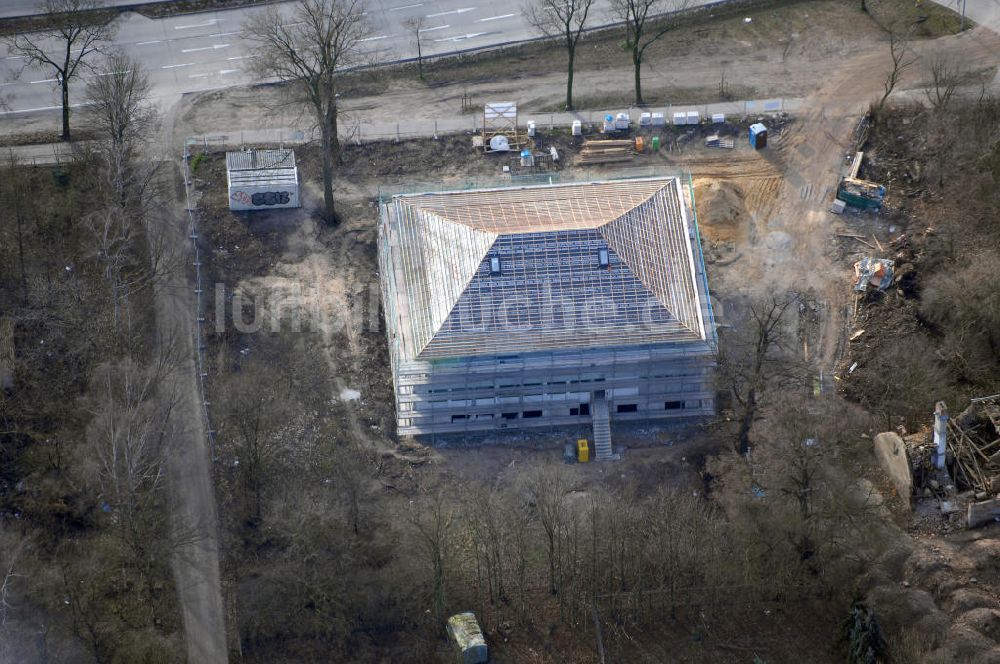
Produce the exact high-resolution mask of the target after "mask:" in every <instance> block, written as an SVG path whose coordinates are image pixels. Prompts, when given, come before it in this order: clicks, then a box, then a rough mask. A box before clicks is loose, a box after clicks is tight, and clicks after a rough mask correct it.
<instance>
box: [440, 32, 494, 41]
mask: <svg viewBox="0 0 1000 664" xmlns="http://www.w3.org/2000/svg"><path fill="white" fill-rule="evenodd" d="M485 34H487V33H485V32H472V33H469V34H467V35H457V36H455V37H445V38H443V39H435V40H434V41H436V42H457V41H462V40H465V39H474V38H476V37H482V36H483V35H485Z"/></svg>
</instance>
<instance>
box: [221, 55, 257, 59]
mask: <svg viewBox="0 0 1000 664" xmlns="http://www.w3.org/2000/svg"><path fill="white" fill-rule="evenodd" d="M252 57H253V56H252V55H234V56H233V57H231V58H226V60H246V59H247V58H252Z"/></svg>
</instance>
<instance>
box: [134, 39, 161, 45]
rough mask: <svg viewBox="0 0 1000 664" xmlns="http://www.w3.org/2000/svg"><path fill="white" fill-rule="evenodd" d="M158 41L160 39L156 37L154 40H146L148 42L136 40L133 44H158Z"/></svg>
mask: <svg viewBox="0 0 1000 664" xmlns="http://www.w3.org/2000/svg"><path fill="white" fill-rule="evenodd" d="M160 41H161V40H159V39H156V40H154V41H148V42H136V43H135V45H136V46H145V45H146V44H159V43H160Z"/></svg>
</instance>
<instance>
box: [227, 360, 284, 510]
mask: <svg viewBox="0 0 1000 664" xmlns="http://www.w3.org/2000/svg"><path fill="white" fill-rule="evenodd" d="M287 379H288V377H287V376H286V375H284V374H283V373H282V372H281V370H280V368H278V367H275V366H273V365H269V364H264V365H257V364H248V365H247V366H245V367H244V368H243V370H242V371H241V372H240V373H239V374H234V375H233V376H232V378H231V379H230V380H229V382H228V384H227V385H225V387H224V394H225V406H224V408H222V409H221V412H220V415H222V418H221V422H222V424H221V426H220V427H219V434H220V440H221V441H222V442H223V444H225V445H231V446H232V452H233V455H234V456H235V457H236V459H235V465H236V468H237V475H238V478H239V481H240V489H241V493H242V496H241V498H242V507H243V509H244V511H245V513H246V514H245V516H246V518H247V521H248V522H249V523H250V524H252V525H255V526H256V525H258V524H259V523H260V522H261V518H262V515H263V511H264V493H265V491H266V489H267V488H268V487H269V486H270V485H271V484H272V483H273V482H274V481H275V477H276V473H275V469H276V464H277V461H278V459H279V456H280V454H281V453H282V450H283V440H282V436H281V429H282V428H283V427H285V426H286V425H287V421H288V419H289V418H290V415H291V413H290V410H289V408H290V402H289V400H288V398H287V396H286V395H287V393H288V390H287ZM264 383H267V384H268V386H269V387H268V389H261V387H260V386H261V385H262V384H264Z"/></svg>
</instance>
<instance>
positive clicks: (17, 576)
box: [0, 533, 31, 627]
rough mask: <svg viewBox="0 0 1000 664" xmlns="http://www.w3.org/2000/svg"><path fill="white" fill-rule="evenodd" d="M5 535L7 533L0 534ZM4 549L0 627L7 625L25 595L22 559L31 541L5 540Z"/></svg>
mask: <svg viewBox="0 0 1000 664" xmlns="http://www.w3.org/2000/svg"><path fill="white" fill-rule="evenodd" d="M0 534H5V533H0ZM3 545H4V546H3V549H2V550H0V561H2V563H0V564H2V567H0V627H2V626H4V625H6V624H7V618H8V617H9V615H10V614H11V612H13V611H14V610H15V609H17V608H18V603H17V602H18V600H19V599H20V598H21V596H22V595H23V594H24V587H23V586H24V579H25V575H24V574H23V573H22V571H21V568H22V564H23V561H22V557H23V556H24V554H25V550H26V549H29V550H30V548H31V545H30V542H29V539H28V538H27V537H25V536H20V537H18V538H17V539H16V540H15V541H14V542H13V543H10V542H7V541H6V538H4V542H3Z"/></svg>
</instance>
